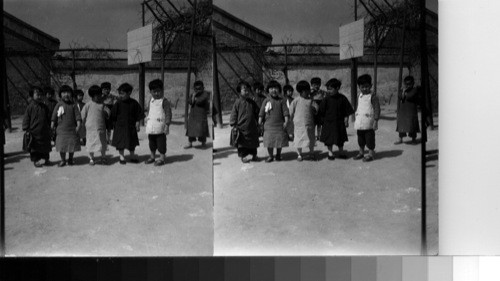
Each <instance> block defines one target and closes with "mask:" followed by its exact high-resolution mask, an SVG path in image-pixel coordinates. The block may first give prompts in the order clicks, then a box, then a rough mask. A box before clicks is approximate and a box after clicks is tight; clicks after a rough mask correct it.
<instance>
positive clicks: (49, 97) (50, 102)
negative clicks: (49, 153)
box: [43, 86, 57, 144]
mask: <svg viewBox="0 0 500 281" xmlns="http://www.w3.org/2000/svg"><path fill="white" fill-rule="evenodd" d="M43 92H44V94H45V99H44V103H45V105H47V107H48V108H49V114H50V115H49V116H50V117H49V126H50V118H51V117H52V113H53V112H54V107H56V105H57V100H56V99H55V98H54V96H55V91H54V88H52V87H50V86H47V87H45V88H43ZM50 139H51V141H53V142H54V144H55V143H56V132H55V131H53V130H51V132H50Z"/></svg>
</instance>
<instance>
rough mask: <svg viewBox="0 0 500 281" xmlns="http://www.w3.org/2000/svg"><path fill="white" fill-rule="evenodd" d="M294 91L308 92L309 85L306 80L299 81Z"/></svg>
mask: <svg viewBox="0 0 500 281" xmlns="http://www.w3.org/2000/svg"><path fill="white" fill-rule="evenodd" d="M295 89H296V90H297V92H299V93H303V92H304V91H310V90H311V85H310V84H309V82H307V81H306V80H301V81H299V83H297V86H295Z"/></svg>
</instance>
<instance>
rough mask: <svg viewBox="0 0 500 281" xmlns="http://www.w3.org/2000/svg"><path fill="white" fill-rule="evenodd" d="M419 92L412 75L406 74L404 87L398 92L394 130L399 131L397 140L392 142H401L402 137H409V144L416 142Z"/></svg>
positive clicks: (418, 130) (418, 131)
mask: <svg viewBox="0 0 500 281" xmlns="http://www.w3.org/2000/svg"><path fill="white" fill-rule="evenodd" d="M418 100H419V92H418V88H417V87H415V79H414V78H413V76H406V77H405V79H404V89H403V91H402V93H399V94H398V107H397V108H398V109H397V111H398V118H397V125H396V131H397V132H398V133H399V140H398V141H396V142H395V143H394V144H401V143H403V138H404V137H406V136H408V137H410V138H411V142H410V143H411V144H415V143H417V141H416V138H417V133H420V127H419V125H418V110H417V105H418Z"/></svg>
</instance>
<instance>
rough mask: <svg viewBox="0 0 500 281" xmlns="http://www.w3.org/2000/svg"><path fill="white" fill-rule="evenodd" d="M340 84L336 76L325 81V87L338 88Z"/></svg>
mask: <svg viewBox="0 0 500 281" xmlns="http://www.w3.org/2000/svg"><path fill="white" fill-rule="evenodd" d="M340 86H342V82H340V80H338V79H337V78H332V79H330V80H328V82H326V87H327V88H334V89H340Z"/></svg>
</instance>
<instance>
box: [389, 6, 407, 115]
mask: <svg viewBox="0 0 500 281" xmlns="http://www.w3.org/2000/svg"><path fill="white" fill-rule="evenodd" d="M405 4H406V1H405ZM402 32H403V36H402V38H401V57H400V59H399V77H398V97H399V96H400V95H401V94H402V89H403V65H404V58H405V41H406V11H405V12H404V15H403V28H402ZM398 97H397V98H396V103H397V105H398V110H399V100H397V99H398ZM390 103H391V99H389V104H390Z"/></svg>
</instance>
